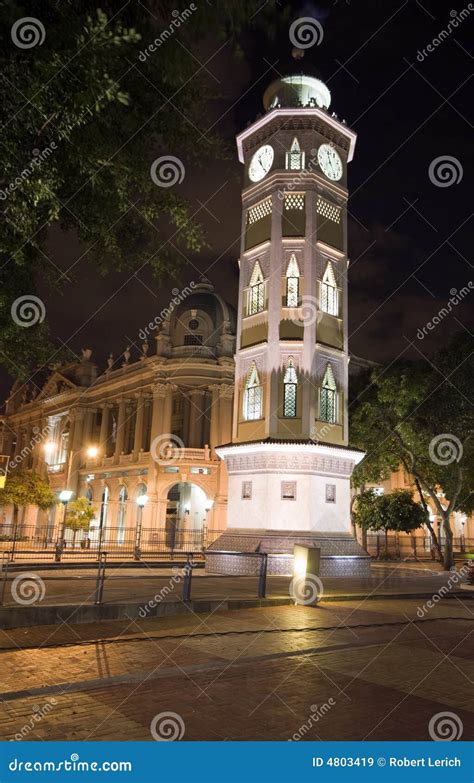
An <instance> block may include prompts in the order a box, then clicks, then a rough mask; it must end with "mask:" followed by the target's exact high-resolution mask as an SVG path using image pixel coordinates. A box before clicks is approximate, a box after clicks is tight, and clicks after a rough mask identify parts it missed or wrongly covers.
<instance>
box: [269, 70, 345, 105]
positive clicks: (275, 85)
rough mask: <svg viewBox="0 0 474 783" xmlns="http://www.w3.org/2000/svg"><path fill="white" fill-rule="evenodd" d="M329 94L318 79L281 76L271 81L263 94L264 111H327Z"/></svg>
mask: <svg viewBox="0 0 474 783" xmlns="http://www.w3.org/2000/svg"><path fill="white" fill-rule="evenodd" d="M330 104H331V93H330V92H329V90H328V88H327V87H326V85H325V84H324V82H322V81H321V80H320V79H316V77H314V76H305V75H304V74H293V75H291V76H283V77H282V78H281V79H276V80H275V81H273V82H272V83H271V84H270V85H269V86H268V87H267V89H266V90H265V92H264V94H263V105H264V108H265V110H266V111H270V110H271V109H276V108H295V107H299V108H319V109H328V108H329V106H330Z"/></svg>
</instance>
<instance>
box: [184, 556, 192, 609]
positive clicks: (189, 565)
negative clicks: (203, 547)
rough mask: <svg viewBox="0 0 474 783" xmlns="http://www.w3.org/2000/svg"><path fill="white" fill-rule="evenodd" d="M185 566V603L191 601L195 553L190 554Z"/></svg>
mask: <svg viewBox="0 0 474 783" xmlns="http://www.w3.org/2000/svg"><path fill="white" fill-rule="evenodd" d="M186 557H187V559H186V565H185V566H184V582H183V601H190V600H191V581H192V578H193V553H192V552H188V554H187V556H186Z"/></svg>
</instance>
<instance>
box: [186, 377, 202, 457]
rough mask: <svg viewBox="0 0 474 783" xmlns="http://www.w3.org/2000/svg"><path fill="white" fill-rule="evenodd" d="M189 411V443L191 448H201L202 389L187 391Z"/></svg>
mask: <svg viewBox="0 0 474 783" xmlns="http://www.w3.org/2000/svg"><path fill="white" fill-rule="evenodd" d="M189 398H190V401H191V412H190V422H189V445H190V447H191V448H192V449H200V448H202V431H203V415H204V414H203V406H204V399H205V392H204V390H203V389H191V391H190V392H189Z"/></svg>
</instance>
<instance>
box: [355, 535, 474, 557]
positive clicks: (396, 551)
mask: <svg viewBox="0 0 474 783" xmlns="http://www.w3.org/2000/svg"><path fill="white" fill-rule="evenodd" d="M443 544H444V542H443V541H441V548H443ZM453 547H454V551H455V552H458V553H460V554H464V553H465V552H468V551H469V550H470V549H474V539H472V538H465V537H464V536H455V537H454V538H453ZM366 548H367V552H368V553H369V555H373V556H375V557H383V556H384V555H385V554H388V555H390V556H392V557H396V558H399V559H403V558H406V557H410V556H411V557H414V558H425V559H426V558H431V557H434V550H433V543H432V541H431V537H430V536H424V537H422V536H407V535H389V536H387V538H385V535H375V534H374V535H372V534H368V535H367V543H366Z"/></svg>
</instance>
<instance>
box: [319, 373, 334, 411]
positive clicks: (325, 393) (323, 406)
mask: <svg viewBox="0 0 474 783" xmlns="http://www.w3.org/2000/svg"><path fill="white" fill-rule="evenodd" d="M319 418H320V420H321V421H327V422H328V423H329V424H335V423H336V418H337V386H336V381H335V380H334V373H333V371H332V367H331V365H330V364H328V365H327V367H326V372H325V373H324V378H323V382H322V385H321V390H320V396H319Z"/></svg>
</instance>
